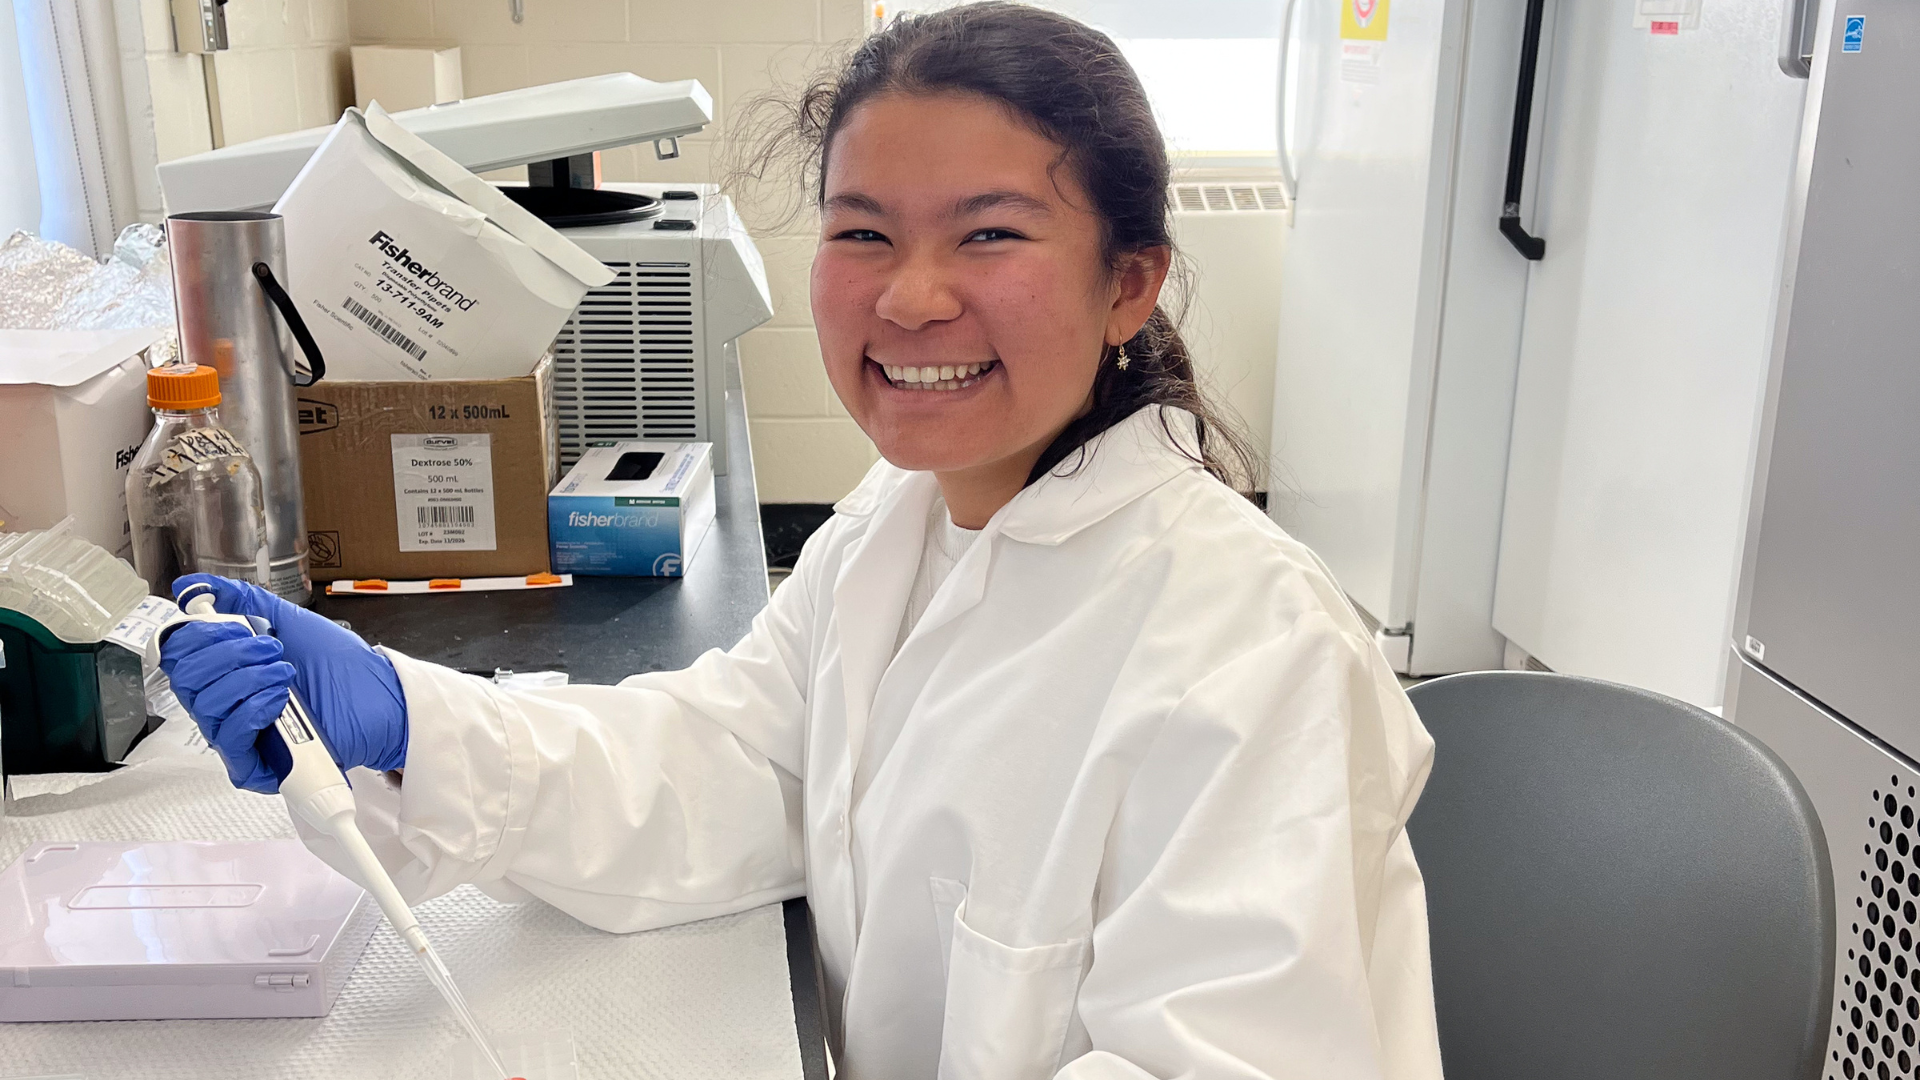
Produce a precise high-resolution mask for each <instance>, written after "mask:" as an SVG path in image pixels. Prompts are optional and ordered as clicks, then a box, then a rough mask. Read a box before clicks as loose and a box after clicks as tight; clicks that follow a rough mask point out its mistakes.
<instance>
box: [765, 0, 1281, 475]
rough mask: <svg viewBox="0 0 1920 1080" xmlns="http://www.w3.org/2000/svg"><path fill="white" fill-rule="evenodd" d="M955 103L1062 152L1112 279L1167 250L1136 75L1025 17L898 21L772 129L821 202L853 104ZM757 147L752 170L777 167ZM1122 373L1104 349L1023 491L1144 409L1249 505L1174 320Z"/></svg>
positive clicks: (1008, 9) (1006, 13) (1150, 128)
mask: <svg viewBox="0 0 1920 1080" xmlns="http://www.w3.org/2000/svg"><path fill="white" fill-rule="evenodd" d="M956 91H957V92H962V93H972V94H978V95H980V96H982V97H986V98H989V99H992V100H994V101H997V102H1000V103H1001V104H1003V105H1005V106H1006V107H1007V108H1009V109H1010V110H1012V112H1013V114H1014V115H1016V116H1018V117H1020V118H1021V119H1022V120H1024V121H1026V122H1027V123H1030V124H1032V125H1033V126H1034V128H1035V129H1036V130H1038V131H1039V132H1040V133H1041V134H1042V135H1044V136H1046V137H1047V138H1048V139H1049V140H1051V141H1052V142H1054V143H1055V144H1057V145H1058V146H1059V147H1060V148H1061V154H1060V158H1059V162H1058V164H1061V165H1065V166H1066V167H1067V168H1069V169H1072V170H1073V175H1074V177H1075V178H1076V179H1078V180H1079V182H1080V186H1081V188H1082V189H1083V190H1084V191H1086V193H1087V195H1088V197H1089V198H1090V199H1091V200H1092V202H1093V207H1092V209H1093V211H1094V213H1095V215H1096V216H1097V217H1099V219H1100V221H1101V223H1102V226H1103V228H1104V230H1105V233H1106V235H1105V237H1104V243H1103V245H1102V246H1103V249H1104V252H1105V256H1106V259H1107V264H1108V266H1109V268H1110V269H1112V270H1113V271H1116V272H1117V271H1119V270H1120V269H1121V268H1122V267H1123V266H1124V265H1125V264H1126V262H1127V260H1128V258H1129V257H1131V256H1132V255H1134V254H1135V253H1137V252H1140V251H1142V250H1145V249H1149V248H1156V247H1164V248H1167V249H1169V251H1171V249H1172V248H1173V236H1172V228H1171V223H1172V206H1171V204H1170V203H1169V200H1168V193H1167V185H1168V181H1169V179H1170V170H1169V167H1168V163H1167V150H1166V141H1165V139H1164V138H1163V137H1162V136H1161V134H1160V127H1159V125H1158V124H1156V123H1155V122H1154V119H1153V108H1152V106H1151V105H1150V104H1149V103H1148V101H1147V94H1146V91H1145V89H1144V88H1142V86H1141V85H1140V78H1139V76H1138V75H1136V74H1135V73H1134V70H1133V67H1132V65H1130V64H1128V63H1127V61H1126V58H1125V57H1123V56H1122V55H1121V54H1120V50H1119V48H1118V47H1117V46H1115V45H1114V43H1113V40H1112V39H1111V38H1109V37H1107V35H1105V34H1102V33H1100V32H1099V31H1098V30H1095V29H1093V28H1091V27H1089V26H1087V25H1085V24H1084V23H1080V22H1076V21H1075V20H1073V19H1070V18H1068V17H1066V16H1064V15H1058V14H1055V13H1053V12H1050V11H1044V10H1042V9H1040V8H1034V7H1028V6H1026V5H1024V4H1016V3H1006V2H1000V0H994V2H988V3H975V4H965V5H962V6H959V7H952V8H947V9H945V10H942V11H935V12H930V13H927V14H924V15H902V16H900V17H898V18H896V19H894V20H893V21H892V22H889V23H888V24H887V25H886V26H884V27H882V28H881V29H879V30H877V31H875V32H874V33H873V34H872V35H870V36H869V37H867V38H866V40H865V41H863V42H861V43H860V44H859V46H858V47H857V48H856V49H855V50H854V51H853V53H852V55H851V56H849V57H848V58H847V59H846V60H845V61H844V62H842V63H839V64H837V65H835V68H834V70H833V71H831V72H830V73H829V74H827V75H826V76H824V77H820V78H817V79H816V80H815V81H814V82H813V84H812V85H810V86H808V87H807V88H806V89H805V90H804V91H803V92H802V93H801V95H800V97H799V100H798V102H797V104H796V105H795V106H794V107H793V109H792V112H791V114H790V116H788V117H787V119H786V121H785V122H783V124H782V125H781V126H782V127H783V128H784V129H785V130H784V132H783V133H784V134H788V135H797V136H798V137H799V139H800V142H801V145H802V147H803V148H804V149H805V151H806V155H807V158H808V161H807V163H806V166H805V168H806V170H807V171H808V172H810V173H812V177H811V183H810V184H809V186H810V187H811V188H812V190H813V192H814V197H815V200H816V201H818V200H820V199H822V198H824V195H825V192H824V183H825V173H826V170H825V167H824V161H825V156H826V154H827V153H828V152H829V150H830V149H831V144H832V141H833V137H834V135H835V134H837V133H838V132H839V130H840V128H841V127H842V126H843V125H844V124H845V123H846V121H847V119H848V117H849V116H851V115H852V113H853V111H854V110H855V109H857V108H858V107H859V106H860V105H861V104H862V103H864V102H866V101H868V100H870V99H872V98H874V97H876V96H878V95H880V94H884V93H890V92H900V93H921V94H924V93H941V92H956ZM780 141H781V140H779V139H778V138H775V139H772V140H768V141H766V142H765V143H764V144H763V147H762V149H761V151H760V152H759V154H758V155H757V158H758V165H759V166H761V168H762V169H764V167H765V166H766V165H767V164H768V163H769V162H770V161H771V160H773V159H774V158H775V157H777V156H779V153H780V151H779V148H778V147H777V145H776V144H777V143H779V142H780ZM1122 348H1123V349H1124V350H1125V356H1126V366H1125V367H1122V366H1121V365H1120V363H1119V360H1120V352H1121V350H1120V349H1109V350H1108V355H1107V356H1106V357H1104V358H1103V360H1102V363H1101V364H1100V367H1099V370H1098V373H1097V374H1096V375H1095V376H1094V381H1093V407H1092V409H1091V410H1090V411H1088V413H1087V414H1086V415H1085V416H1082V417H1080V418H1078V419H1076V420H1074V421H1073V422H1072V423H1070V424H1068V425H1067V427H1066V428H1065V430H1063V431H1061V433H1060V435H1059V437H1057V438H1056V439H1055V440H1054V441H1053V443H1052V444H1051V445H1049V446H1048V447H1047V449H1046V451H1045V452H1044V453H1042V454H1041V455H1040V460H1039V461H1038V462H1037V463H1035V465H1034V467H1033V472H1032V473H1031V474H1030V475H1029V476H1028V478H1027V482H1028V483H1032V482H1033V481H1035V480H1037V479H1039V478H1040V477H1041V476H1044V475H1045V474H1046V473H1047V472H1049V471H1050V470H1055V469H1057V468H1059V467H1060V466H1062V465H1063V464H1065V465H1067V467H1068V469H1069V470H1071V469H1073V468H1077V467H1078V466H1079V464H1080V463H1081V461H1083V460H1084V458H1085V453H1086V446H1087V443H1088V442H1090V441H1091V440H1092V439H1093V438H1094V437H1095V436H1097V435H1099V434H1100V433H1101V432H1103V431H1106V430H1107V429H1108V428H1110V427H1113V426H1114V425H1115V424H1118V423H1119V422H1121V421H1122V420H1125V419H1126V418H1127V417H1129V416H1131V415H1133V414H1134V413H1135V412H1138V411H1139V410H1140V409H1142V408H1145V407H1146V406H1148V405H1166V406H1171V407H1173V408H1177V409H1182V410H1185V411H1186V412H1188V413H1191V414H1192V415H1193V417H1194V419H1195V421H1196V431H1197V434H1198V443H1197V445H1193V446H1188V445H1185V440H1183V439H1181V438H1180V437H1178V435H1177V434H1176V432H1175V431H1174V430H1173V428H1172V427H1170V426H1167V425H1168V420H1167V419H1166V418H1165V417H1164V416H1163V417H1162V419H1161V423H1162V425H1163V427H1166V435H1167V437H1168V440H1169V441H1170V442H1172V443H1173V445H1174V446H1175V447H1176V448H1178V449H1179V450H1180V451H1181V452H1182V453H1184V454H1186V455H1187V456H1189V457H1191V458H1192V459H1193V460H1195V461H1196V462H1198V463H1199V464H1201V465H1202V466H1204V467H1205V468H1206V470H1207V471H1208V472H1209V473H1212V474H1213V475H1214V476H1216V477H1218V478H1219V479H1220V480H1222V481H1223V482H1225V483H1227V484H1229V485H1231V486H1233V487H1234V488H1236V489H1237V490H1239V491H1241V492H1243V493H1246V494H1251V493H1252V491H1253V490H1254V488H1255V487H1256V486H1257V485H1258V483H1259V480H1260V477H1261V474H1262V472H1263V465H1264V461H1263V460H1262V458H1261V456H1260V455H1258V454H1257V453H1256V452H1255V451H1254V450H1253V448H1252V447H1251V446H1250V445H1249V443H1248V441H1247V439H1246V437H1245V436H1244V435H1242V434H1240V433H1239V432H1238V431H1237V430H1236V428H1235V426H1234V425H1233V424H1231V423H1228V422H1227V421H1226V420H1224V419H1223V418H1222V416H1221V415H1220V413H1219V411H1218V410H1217V409H1215V408H1214V407H1213V406H1212V404H1210V403H1209V402H1208V401H1207V400H1206V397H1205V395H1204V394H1202V393H1201V390H1200V387H1199V384H1198V382H1197V381H1196V380H1195V378H1194V371H1193V361H1192V359H1191V358H1190V357H1189V356H1188V354H1187V347H1186V343H1185V342H1184V341H1182V340H1181V338H1180V331H1179V326H1178V320H1177V319H1175V318H1174V317H1173V316H1171V315H1169V314H1168V312H1167V311H1166V309H1165V307H1164V305H1161V306H1156V307H1155V308H1154V310H1153V314H1152V315H1151V316H1149V317H1148V319H1147V322H1146V325H1145V326H1142V327H1141V328H1140V332H1139V333H1137V334H1135V335H1134V336H1133V337H1132V338H1131V339H1129V340H1128V341H1127V342H1126V344H1125V345H1124V346H1122Z"/></svg>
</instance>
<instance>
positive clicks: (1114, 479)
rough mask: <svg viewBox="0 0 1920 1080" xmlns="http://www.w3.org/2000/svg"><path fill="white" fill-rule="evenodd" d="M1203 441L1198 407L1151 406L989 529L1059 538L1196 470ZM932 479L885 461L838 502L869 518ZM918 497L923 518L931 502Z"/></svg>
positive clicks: (841, 509) (1062, 467)
mask: <svg viewBox="0 0 1920 1080" xmlns="http://www.w3.org/2000/svg"><path fill="white" fill-rule="evenodd" d="M1163 418H1164V419H1163ZM1176 441H1177V443H1178V447H1176V445H1175V443H1176ZM1198 445H1199V436H1198V434H1197V426H1196V424H1195V421H1194V418H1193V414H1191V413H1189V412H1186V411H1185V410H1183V409H1176V408H1173V407H1171V406H1165V405H1148V406H1146V407H1144V408H1142V409H1140V410H1139V411H1137V412H1135V413H1134V414H1133V415H1132V416H1129V417H1127V418H1126V419H1125V420H1122V421H1120V422H1119V423H1118V424H1115V425H1114V426H1113V427H1110V428H1108V429H1107V430H1106V431H1103V432H1101V433H1100V434H1099V435H1096V436H1094V437H1093V439H1091V440H1090V441H1088V443H1087V445H1086V446H1085V447H1084V448H1082V449H1081V450H1078V451H1075V452H1074V453H1072V454H1069V455H1067V459H1066V460H1065V461H1063V462H1061V463H1060V464H1059V465H1056V466H1054V468H1053V469H1052V470H1051V471H1049V472H1048V473H1047V475H1045V476H1043V477H1041V478H1040V479H1039V480H1036V481H1034V482H1033V483H1031V484H1028V485H1027V486H1026V488H1025V489H1023V490H1022V491H1021V492H1020V494H1018V495H1016V496H1014V497H1013V500H1012V501H1011V502H1009V503H1007V505H1005V506H1003V507H1001V508H1000V510H999V512H998V513H996V514H994V516H993V520H992V521H989V522H988V523H987V527H986V530H985V531H986V532H987V533H989V534H991V533H996V532H997V533H1000V534H1002V535H1004V536H1006V537H1007V538H1008V539H1011V540H1017V541H1019V542H1021V543H1024V544H1040V545H1045V546H1048V547H1052V546H1055V545H1058V544H1061V543H1063V542H1065V541H1066V540H1067V539H1069V538H1070V537H1072V536H1073V535H1074V534H1075V533H1078V532H1080V531H1081V530H1082V529H1085V528H1087V527H1088V526H1090V525H1094V524H1097V523H1098V522H1100V521H1103V520H1105V519H1106V518H1107V517H1108V516H1109V515H1111V514H1113V513H1114V512H1115V511H1117V510H1119V509H1121V508H1122V507H1124V506H1126V505H1127V504H1129V503H1131V502H1133V501H1134V500H1135V499H1138V498H1140V497H1141V496H1142V495H1145V494H1147V493H1148V492H1150V491H1152V490H1153V489H1155V488H1157V487H1159V486H1160V485H1161V484H1164V483H1166V482H1167V481H1169V480H1171V479H1173V478H1174V477H1176V476H1178V475H1180V474H1181V473H1185V472H1191V471H1193V470H1195V469H1199V468H1200V467H1201V466H1200V464H1199V462H1198V461H1196V460H1195V458H1196V457H1198V453H1197V451H1195V452H1193V453H1192V455H1191V456H1189V452H1188V451H1192V450H1193V448H1195V447H1197V446H1198ZM1180 447H1184V448H1187V449H1186V450H1182V449H1180ZM932 480H933V477H932V475H931V474H928V473H911V472H908V471H906V470H904V469H900V468H896V467H895V466H893V465H891V464H889V463H888V462H886V461H885V460H882V461H880V462H879V463H878V464H876V465H875V466H874V467H873V468H872V469H871V470H869V471H868V473H867V475H866V478H865V479H863V480H862V481H861V482H860V484H859V486H858V487H856V488H854V489H853V491H852V492H850V493H849V494H848V495H847V497H846V498H844V499H841V500H840V501H839V502H837V503H835V504H834V507H833V509H834V512H835V513H837V514H840V515H842V516H845V517H860V518H864V517H869V516H871V515H872V514H873V513H874V512H875V511H876V510H878V509H879V508H880V507H881V505H882V504H883V503H885V502H886V501H887V500H888V498H889V497H890V496H896V497H897V496H899V495H908V494H912V495H914V496H925V497H926V498H928V499H930V498H931V490H930V488H929V490H927V491H924V492H923V491H922V490H921V489H922V488H927V487H928V485H930V484H931V482H932ZM915 501H916V502H917V503H918V504H919V507H920V513H921V515H922V516H923V518H922V519H923V520H924V514H925V512H926V511H925V507H926V505H927V501H926V499H923V498H915Z"/></svg>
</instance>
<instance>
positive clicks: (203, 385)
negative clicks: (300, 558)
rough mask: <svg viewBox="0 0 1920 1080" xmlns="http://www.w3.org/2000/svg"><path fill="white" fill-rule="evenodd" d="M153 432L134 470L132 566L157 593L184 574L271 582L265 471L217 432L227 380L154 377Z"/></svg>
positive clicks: (167, 373)
mask: <svg viewBox="0 0 1920 1080" xmlns="http://www.w3.org/2000/svg"><path fill="white" fill-rule="evenodd" d="M147 404H148V405H150V406H152V407H153V414H154V423H153V430H152V431H150V432H149V433H148V434H147V441H146V442H145V443H143V444H142V445H141V447H140V453H139V454H138V455H136V456H135V457H134V459H133V467H132V468H130V469H129V470H127V519H128V521H129V522H131V523H132V526H133V566H134V569H135V570H137V571H139V573H140V576H141V577H143V578H145V579H146V581H147V588H149V589H151V590H152V591H153V592H154V593H155V594H156V595H159V596H171V595H173V579H174V578H176V577H179V576H180V575H182V574H194V573H205V574H219V575H220V576H222V577H230V578H238V579H240V580H242V581H251V582H253V583H254V584H257V585H260V586H262V587H264V586H266V584H267V580H268V574H269V565H268V564H269V559H268V551H267V518H266V512H265V510H264V504H263V502H262V491H261V485H260V471H259V470H258V469H257V468H255V467H254V464H253V459H252V458H251V457H249V456H248V455H247V450H246V447H244V446H242V445H240V440H238V439H236V438H234V436H233V434H232V433H231V432H229V431H227V429H226V428H224V427H221V426H220V408H219V406H220V376H219V373H218V372H216V371H215V370H214V369H213V368H212V367H210V366H207V365H199V364H170V365H167V366H165V367H157V368H153V369H152V370H150V371H148V372H147Z"/></svg>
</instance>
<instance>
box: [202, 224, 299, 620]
mask: <svg viewBox="0 0 1920 1080" xmlns="http://www.w3.org/2000/svg"><path fill="white" fill-rule="evenodd" d="M167 243H168V247H169V248H170V249H171V251H172V256H173V302H174V313H175V317H176V319H177V320H178V322H179V325H180V354H181V359H183V360H184V361H186V362H187V363H192V364H206V365H208V366H210V367H213V368H216V369H218V370H219V372H220V393H221V397H222V399H223V400H222V403H221V406H220V417H221V420H222V421H223V422H224V424H225V426H226V428H227V429H228V430H229V431H231V432H233V434H234V436H235V437H236V438H238V439H239V440H240V444H241V445H242V446H244V447H246V448H247V453H248V454H249V455H251V456H252V458H253V461H254V466H255V467H256V468H258V469H259V470H260V479H261V482H262V486H263V488H264V489H265V490H264V492H263V494H264V496H265V498H264V502H265V504H266V512H267V549H268V556H269V558H270V559H271V582H272V588H273V591H274V592H276V593H278V594H280V595H281V596H282V597H285V598H286V599H287V600H290V601H292V602H294V603H297V604H304V603H306V602H307V601H308V599H309V598H310V597H311V596H312V592H313V582H312V579H311V578H310V577H309V575H308V570H307V525H306V515H305V513H304V510H303V508H302V504H301V495H300V425H299V420H298V417H297V415H296V413H295V402H294V388H295V387H296V386H305V385H308V384H310V383H312V382H313V381H314V380H315V379H317V378H319V377H320V375H321V374H322V373H323V372H324V371H325V367H324V364H323V362H322V361H321V359H320V355H319V350H318V349H316V348H314V347H313V344H312V343H313V339H312V336H311V335H309V334H308V333H307V330H306V327H305V325H303V324H302V323H301V322H300V317H299V314H298V311H297V310H296V309H295V308H294V306H293V303H292V301H291V300H290V299H288V297H287V294H286V290H285V289H284V288H283V287H282V285H281V282H284V281H285V280H286V278H287V252H286V232H285V228H284V224H283V222H282V219H281V217H280V215H278V214H268V213H261V212H256V211H207V212H202V213H192V214H175V215H173V216H172V217H169V218H168V219H167ZM275 308H278V309H279V314H278V315H276V313H275ZM296 338H297V339H298V340H299V342H300V346H301V348H302V350H303V351H304V352H305V353H306V359H307V367H308V371H309V374H305V375H303V374H302V373H301V372H300V371H299V369H298V368H297V367H296V365H295V364H294V348H293V342H294V339H296ZM222 342H230V343H231V345H230V346H227V345H217V343H222Z"/></svg>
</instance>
